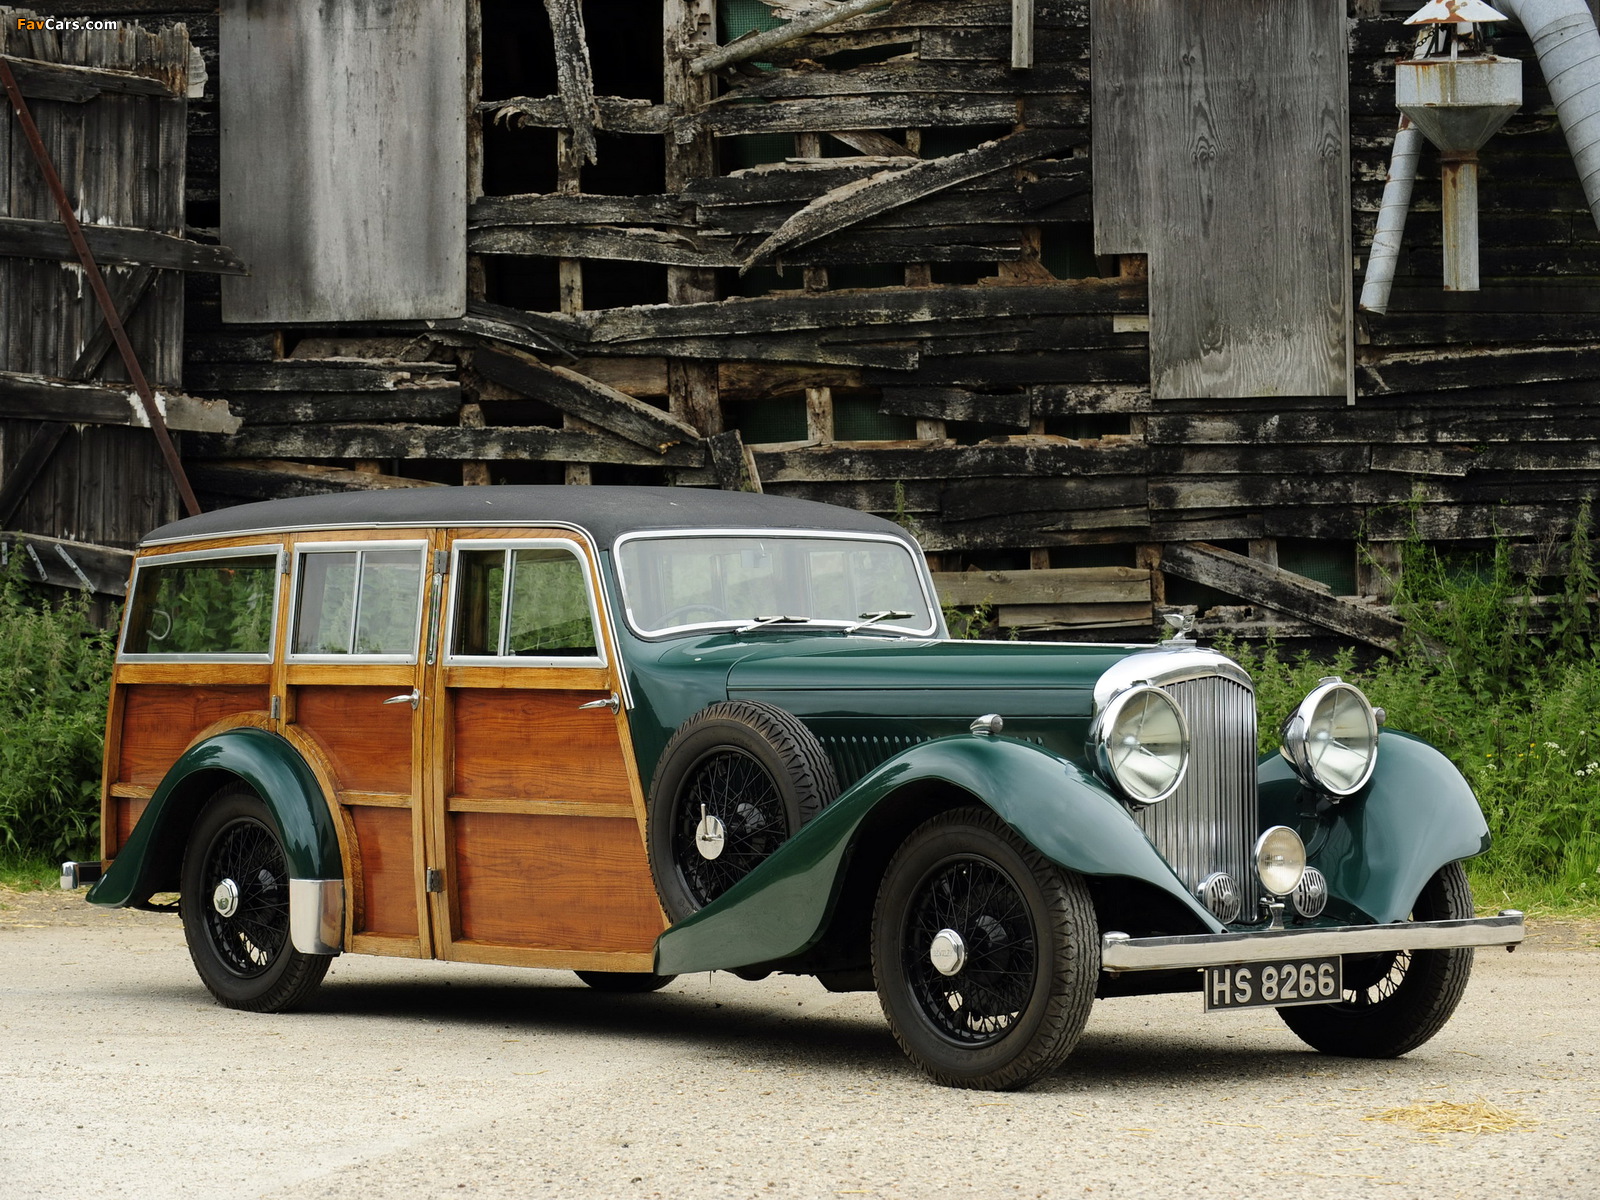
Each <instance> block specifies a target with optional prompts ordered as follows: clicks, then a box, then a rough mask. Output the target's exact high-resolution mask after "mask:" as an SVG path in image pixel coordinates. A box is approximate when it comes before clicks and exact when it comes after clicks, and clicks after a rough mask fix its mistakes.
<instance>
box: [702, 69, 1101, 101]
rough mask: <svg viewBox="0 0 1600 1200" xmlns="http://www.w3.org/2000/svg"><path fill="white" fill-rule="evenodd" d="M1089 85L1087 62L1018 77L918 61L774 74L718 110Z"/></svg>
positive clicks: (739, 88)
mask: <svg viewBox="0 0 1600 1200" xmlns="http://www.w3.org/2000/svg"><path fill="white" fill-rule="evenodd" d="M1088 84H1089V68H1088V64H1087V62H1076V63H1065V62H1062V63H1051V64H1050V65H1049V66H1046V67H1042V68H1039V69H1038V70H1035V71H1031V72H1030V73H1029V74H1027V75H1017V74H1015V73H1014V72H1012V71H1011V70H1009V69H1007V68H1005V67H1001V66H993V67H990V66H982V67H975V66H967V65H962V66H955V65H951V64H948V63H927V62H922V61H919V60H910V61H905V62H893V63H871V64H867V65H863V66H859V67H850V68H844V69H839V70H830V71H818V70H815V69H811V70H793V69H787V68H782V67H779V68H775V69H773V70H770V71H763V72H762V73H761V74H760V75H759V76H752V77H750V78H748V79H741V80H739V81H738V82H737V83H736V84H734V86H732V87H730V88H729V89H728V90H727V91H726V92H724V93H723V94H722V95H721V96H719V97H718V98H717V103H718V104H719V105H723V104H731V103H737V102H739V101H743V100H756V99H761V100H794V99H801V98H806V97H818V96H860V97H863V98H864V99H865V98H868V97H876V96H879V95H883V94H885V93H890V94H902V95H916V94H917V93H933V94H937V95H985V94H995V95H1006V96H1021V95H1031V94H1035V93H1039V92H1071V91H1082V90H1084V89H1086V88H1087V87H1088Z"/></svg>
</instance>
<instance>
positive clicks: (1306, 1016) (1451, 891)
mask: <svg viewBox="0 0 1600 1200" xmlns="http://www.w3.org/2000/svg"><path fill="white" fill-rule="evenodd" d="M1471 916H1472V889H1471V888H1470V887H1468V886H1467V873H1466V872H1465V871H1464V870H1462V869H1461V864H1460V863H1451V864H1449V865H1448V866H1446V867H1443V868H1441V869H1440V871H1439V872H1438V874H1436V875H1434V877H1433V878H1432V879H1430V880H1428V883H1427V885H1426V886H1425V887H1424V888H1423V889H1422V894H1421V895H1420V896H1418V897H1417V902H1416V904H1415V905H1414V906H1413V907H1412V917H1413V918H1414V919H1415V920H1418V921H1459V920H1465V919H1466V918H1468V917H1471ZM1344 975H1345V980H1344V996H1343V998H1342V999H1340V1000H1339V1001H1338V1002H1337V1003H1334V1004H1313V1005H1304V1006H1300V1007H1295V1008H1280V1009H1279V1010H1278V1015H1279V1016H1280V1017H1282V1018H1283V1023H1284V1024H1285V1025H1287V1026H1288V1027H1289V1028H1290V1029H1292V1030H1294V1032H1295V1034H1296V1036H1298V1037H1299V1038H1300V1040H1301V1041H1303V1042H1305V1043H1306V1045H1308V1046H1311V1047H1312V1048H1313V1049H1316V1050H1320V1051H1322V1053H1324V1054H1337V1055H1342V1056H1344V1057H1346V1058H1398V1057H1400V1055H1402V1054H1406V1053H1409V1052H1410V1051H1412V1050H1415V1049H1416V1048H1417V1047H1418V1046H1420V1045H1422V1043H1424V1042H1426V1041H1427V1040H1428V1039H1429V1038H1431V1037H1432V1036H1433V1035H1434V1034H1436V1033H1438V1032H1439V1030H1440V1029H1442V1028H1444V1024H1445V1022H1446V1021H1448V1020H1449V1019H1450V1015H1451V1014H1452V1013H1454V1012H1455V1010H1456V1005H1458V1004H1459V1003H1461V996H1462V993H1464V992H1465V991H1466V990H1467V980H1468V979H1469V978H1470V977H1471V975H1472V951H1471V949H1461V948H1457V949H1454V950H1399V951H1391V952H1389V953H1385V954H1374V955H1364V956H1362V957H1361V958H1351V959H1347V960H1346V961H1345V967H1344Z"/></svg>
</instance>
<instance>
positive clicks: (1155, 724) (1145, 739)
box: [1089, 683, 1189, 804]
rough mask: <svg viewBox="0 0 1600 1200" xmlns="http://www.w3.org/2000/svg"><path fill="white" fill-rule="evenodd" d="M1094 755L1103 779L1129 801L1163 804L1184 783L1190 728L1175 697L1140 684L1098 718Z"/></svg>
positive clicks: (1092, 735)
mask: <svg viewBox="0 0 1600 1200" xmlns="http://www.w3.org/2000/svg"><path fill="white" fill-rule="evenodd" d="M1089 749H1090V752H1091V753H1092V754H1093V756H1094V759H1095V762H1096V764H1097V766H1098V767H1099V770H1100V773H1101V775H1103V776H1104V777H1105V778H1107V779H1109V780H1110V781H1111V782H1112V783H1114V784H1115V785H1116V786H1117V788H1118V789H1119V790H1120V791H1121V792H1122V794H1123V795H1124V796H1126V797H1127V798H1128V799H1129V800H1132V801H1133V802H1134V803H1136V804H1158V803H1160V802H1161V801H1162V800H1165V799H1166V798H1167V797H1168V796H1170V795H1172V793H1173V792H1175V791H1177V790H1178V785H1179V784H1180V783H1182V782H1183V774H1184V771H1185V770H1186V769H1187V768H1188V766H1189V725H1188V722H1186V721H1185V720H1184V719H1183V710H1182V709H1180V708H1179V707H1178V705H1177V702H1176V701H1174V700H1173V699H1172V697H1171V696H1169V695H1167V693H1165V692H1164V691H1162V690H1161V689H1160V688H1158V687H1153V686H1151V685H1150V684H1148V683H1143V684H1135V685H1134V686H1133V687H1130V688H1127V689H1125V690H1123V691H1121V692H1118V693H1117V694H1116V695H1115V696H1113V697H1112V698H1111V699H1110V700H1108V701H1107V702H1106V706H1105V707H1104V708H1102V709H1101V710H1100V713H1099V715H1098V716H1096V717H1095V719H1094V724H1093V725H1092V726H1091V727H1090V729H1089Z"/></svg>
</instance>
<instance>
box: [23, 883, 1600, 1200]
mask: <svg viewBox="0 0 1600 1200" xmlns="http://www.w3.org/2000/svg"><path fill="white" fill-rule="evenodd" d="M81 895H82V893H78V895H77V896H71V895H63V894H60V893H34V894H27V895H18V894H16V893H6V892H0V1197H4V1198H5V1200H12V1198H14V1197H15V1198H19V1200H20V1198H24V1197H35V1196H39V1197H44V1196H51V1197H56V1196H66V1197H72V1198H73V1200H77V1198H79V1197H98V1196H140V1197H144V1196H149V1197H163V1198H166V1197H171V1198H174V1200H179V1198H186V1197H224V1196H225V1197H229V1198H230V1200H234V1198H238V1200H242V1198H245V1197H291V1196H292V1197H304V1196H314V1197H321V1196H330V1197H333V1196H336V1197H346V1196H351V1195H357V1194H366V1195H378V1196H382V1197H384V1198H385V1200H391V1198H407V1197H436V1196H505V1197H513V1196H515V1197H527V1196H535V1197H543V1196H552V1197H554V1196H560V1197H563V1198H565V1197H588V1196H605V1197H611V1196H616V1197H655V1196H663V1197H696V1198H698V1197H703V1196H782V1197H808V1196H903V1197H918V1198H920V1197H926V1196H946V1195H949V1196H956V1195H959V1196H1014V1195H1015V1196H1049V1197H1057V1196H1160V1197H1169V1196H1174V1197H1175V1196H1182V1197H1194V1196H1244V1195H1260V1196H1271V1197H1282V1196H1316V1197H1321V1196H1328V1197H1340V1198H1341V1200H1343V1198H1346V1197H1349V1196H1351V1195H1352V1194H1355V1193H1357V1192H1360V1193H1361V1194H1376V1195H1381V1196H1385V1197H1397V1198H1398V1197H1408V1196H1418V1197H1455V1196H1483V1197H1495V1198H1496V1200H1499V1198H1502V1197H1508V1196H1538V1197H1540V1200H1559V1198H1566V1197H1573V1198H1583V1200H1593V1198H1595V1197H1600V1117H1597V1114H1600V1062H1597V1055H1600V1033H1597V1032H1596V1016H1595V1014H1596V1012H1597V1011H1600V1009H1597V1006H1600V925H1595V924H1592V923H1591V924H1583V925H1575V924H1554V923H1552V924H1547V925H1542V926H1536V927H1535V928H1534V930H1533V933H1532V935H1531V937H1530V939H1529V941H1528V943H1527V944H1526V945H1525V946H1524V947H1523V948H1522V949H1521V950H1519V951H1518V952H1517V953H1516V954H1514V955H1507V954H1505V953H1503V952H1501V951H1498V950H1494V951H1480V952H1479V955H1478V963H1477V969H1476V971H1475V973H1474V977H1473V981H1472V985H1471V987H1470V989H1469V990H1468V993H1467V997H1466V1000H1465V1001H1464V1002H1463V1005H1462V1008H1461V1009H1460V1010H1459V1011H1458V1013H1457V1015H1456V1017H1455V1019H1454V1020H1453V1021H1452V1022H1451V1023H1450V1025H1448V1026H1447V1027H1446V1028H1445V1030H1444V1032H1443V1033H1441V1034H1440V1035H1439V1036H1438V1037H1437V1038H1435V1039H1434V1040H1433V1041H1432V1042H1430V1043H1429V1044H1428V1045H1426V1046H1424V1047H1423V1048H1422V1049H1421V1050H1419V1051H1416V1052H1415V1053H1413V1054H1411V1055H1410V1056H1409V1057H1407V1058H1404V1059H1399V1060H1395V1061H1391V1062H1362V1061H1355V1060H1343V1059H1333V1058H1324V1057H1321V1056H1319V1055H1316V1054H1314V1053H1312V1052H1310V1051H1308V1050H1306V1049H1304V1048H1303V1047H1302V1046H1301V1044H1300V1043H1299V1042H1298V1041H1297V1040H1296V1039H1295V1038H1294V1037H1293V1036H1292V1035H1291V1034H1290V1033H1289V1032H1288V1030H1287V1029H1285V1028H1284V1027H1283V1026H1282V1025H1281V1024H1280V1023H1279V1021H1278V1020H1277V1018H1276V1017H1275V1016H1274V1015H1273V1014H1271V1013H1270V1012H1265V1013H1260V1012H1258V1013H1232V1014H1226V1015H1219V1016H1213V1017H1206V1016H1203V1015H1202V1014H1201V1013H1200V1012H1199V1005H1200V999H1199V997H1198V996H1160V997H1148V998H1139V999H1130V1000H1113V1001H1105V1002H1102V1003H1100V1004H1098V1005H1097V1006H1096V1008H1095V1011H1094V1015H1093V1016H1092V1017H1091V1018H1090V1021H1089V1028H1088V1032H1087V1034H1086V1035H1085V1037H1084V1039H1083V1042H1082V1043H1081V1044H1080V1047H1079V1049H1078V1051H1077V1052H1076V1054H1075V1055H1074V1056H1073V1057H1072V1058H1071V1059H1069V1060H1068V1062H1067V1064H1066V1066H1065V1067H1064V1068H1062V1070H1061V1071H1059V1072H1058V1073H1057V1074H1056V1075H1055V1076H1053V1077H1051V1078H1050V1079H1048V1080H1046V1081H1044V1082H1043V1083H1041V1084H1039V1085H1037V1086H1035V1087H1034V1088H1033V1089H1032V1090H1031V1091H1028V1092H1023V1093H1017V1094H1006V1095H999V1094H989V1093H975V1092H963V1091H955V1090H949V1089H944V1088H939V1087H935V1086H933V1085H931V1084H928V1083H926V1082H925V1081H924V1080H923V1079H922V1078H921V1077H920V1076H919V1075H918V1074H916V1073H915V1072H914V1071H913V1070H912V1068H911V1067H910V1066H909V1065H908V1064H907V1063H906V1062H905V1060H904V1059H903V1058H902V1057H901V1055H900V1052H899V1050H898V1049H897V1048H896V1046H895V1045H894V1042H893V1040H892V1039H891V1038H890V1036H889V1033H888V1030H887V1027H886V1026H885V1025H884V1022H883V1018H882V1016H881V1015H880V1013H879V1011H878V1006H877V1001H876V999H875V998H874V997H873V996H871V995H869V994H861V995H844V996H834V995H829V994H828V993H826V992H824V991H823V990H822V989H821V987H820V986H818V985H817V984H816V983H814V982H812V981H810V980H796V979H786V978H773V979H769V980H766V981H764V982H762V983H746V982H743V981H741V980H738V979H735V978H733V977H732V976H729V975H720V974H719V975H712V976H704V975H701V976H695V977H693V978H683V979H680V980H678V981H677V982H676V983H674V984H673V985H672V986H671V987H669V988H667V989H666V990H664V991H662V992H658V993H655V994H654V995H649V996H633V997H626V996H603V995H600V994H598V993H595V992H592V991H590V990H588V989H587V988H585V987H584V986H583V985H582V984H580V983H579V982H578V981H577V980H576V978H575V977H573V976H572V975H569V974H565V973H562V972H554V971H519V970H514V969H507V968H497V967H478V966H465V965H456V964H446V963H429V962H424V963H416V962H407V961H404V960H399V959H376V958H363V957H357V956H346V957H344V958H341V959H340V960H338V962H336V963H335V964H334V967H333V969H332V971H330V972H329V975H328V982H327V983H326V984H325V985H324V986H323V989H322V991H321V992H319V993H318V996H317V999H316V1002H315V1007H314V1009H313V1010H312V1011H307V1012H301V1013H297V1014H292V1015H288V1016H255V1015H251V1014H246V1013H236V1012H231V1011H229V1010H227V1009H223V1008H220V1007H218V1006H217V1005H216V1004H214V1003H212V1001H211V999H210V997H209V996H208V995H207V994H206V992H205V991H204V990H203V989H202V988H201V986H200V983H199V981H198V979H197V978H196V977H195V974H194V971H193V969H192V967H191V966H190V964H189V960H188V955H187V952H186V951H185V949H184V945H183V935H182V930H181V928H180V926H179V924H178V921H177V919H176V918H174V917H170V916H161V915H154V914H148V913H137V912H129V911H105V910H100V909H92V908H90V907H89V906H87V905H85V904H83V903H82V901H81ZM1452 1104H1453V1105H1461V1106H1466V1107H1465V1108H1464V1109H1450V1108H1447V1107H1444V1106H1448V1105H1452ZM1394 1110H1401V1111H1400V1112H1399V1114H1398V1119H1389V1120H1384V1119H1381V1118H1382V1116H1383V1115H1385V1114H1388V1115H1390V1116H1391V1117H1395V1116H1396V1114H1395V1112H1394ZM1459 1112H1465V1113H1466V1114H1467V1115H1468V1116H1469V1117H1470V1116H1472V1115H1473V1114H1474V1113H1478V1114H1481V1115H1485V1116H1490V1117H1494V1116H1496V1115H1497V1114H1498V1121H1497V1122H1492V1123H1498V1125H1500V1126H1509V1128H1503V1129H1501V1130H1499V1131H1481V1132H1455V1131H1439V1130H1436V1129H1430V1128H1429V1127H1427V1125H1426V1124H1425V1118H1426V1117H1427V1116H1428V1114H1430V1113H1443V1114H1445V1115H1447V1116H1448V1115H1450V1114H1451V1113H1459ZM1380 1187H1381V1188H1382V1190H1381V1191H1376V1192H1373V1191H1369V1189H1376V1188H1380Z"/></svg>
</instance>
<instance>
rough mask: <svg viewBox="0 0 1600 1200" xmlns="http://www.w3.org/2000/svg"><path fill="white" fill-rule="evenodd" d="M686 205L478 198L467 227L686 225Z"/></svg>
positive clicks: (600, 198)
mask: <svg viewBox="0 0 1600 1200" xmlns="http://www.w3.org/2000/svg"><path fill="white" fill-rule="evenodd" d="M688 224H691V220H690V207H689V204H688V203H687V202H686V201H684V200H680V199H679V198H678V197H676V196H605V195H594V194H578V195H561V194H559V193H550V194H540V193H530V194H524V195H518V196H480V197H479V198H478V199H476V200H474V201H473V202H472V204H471V205H470V206H469V207H468V209H467V226H468V228H471V229H486V228H489V227H491V226H494V225H688Z"/></svg>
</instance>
